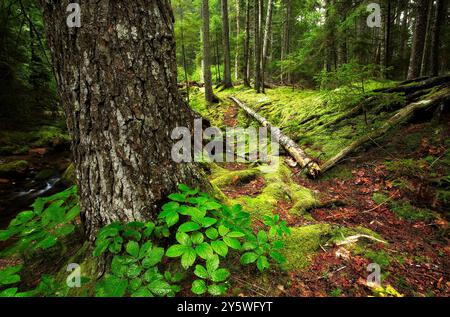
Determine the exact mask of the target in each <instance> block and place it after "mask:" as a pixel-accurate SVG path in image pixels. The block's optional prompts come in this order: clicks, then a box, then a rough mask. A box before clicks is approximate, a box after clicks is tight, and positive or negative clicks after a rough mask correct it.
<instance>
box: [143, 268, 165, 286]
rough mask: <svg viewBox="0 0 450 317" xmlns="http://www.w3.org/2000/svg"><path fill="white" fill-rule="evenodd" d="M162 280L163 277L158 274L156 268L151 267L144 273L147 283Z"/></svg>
mask: <svg viewBox="0 0 450 317" xmlns="http://www.w3.org/2000/svg"><path fill="white" fill-rule="evenodd" d="M162 278H163V276H162V275H161V274H160V273H159V272H158V268H157V267H151V268H149V269H148V270H147V271H145V273H144V279H145V280H146V281H147V282H148V283H150V282H152V281H155V280H160V279H162Z"/></svg>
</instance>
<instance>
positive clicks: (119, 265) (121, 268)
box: [111, 256, 127, 277]
mask: <svg viewBox="0 0 450 317" xmlns="http://www.w3.org/2000/svg"><path fill="white" fill-rule="evenodd" d="M126 272H127V266H126V265H124V263H123V260H122V258H121V257H120V256H115V257H114V258H113V260H112V262H111V273H112V274H114V275H115V276H118V277H123V276H124V275H125V274H126Z"/></svg>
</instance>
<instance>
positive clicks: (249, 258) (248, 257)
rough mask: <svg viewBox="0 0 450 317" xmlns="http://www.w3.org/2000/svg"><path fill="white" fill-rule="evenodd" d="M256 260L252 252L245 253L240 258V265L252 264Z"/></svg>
mask: <svg viewBox="0 0 450 317" xmlns="http://www.w3.org/2000/svg"><path fill="white" fill-rule="evenodd" d="M257 259H258V255H257V254H256V253H254V252H247V253H244V254H243V255H242V256H241V263H242V264H244V265H246V264H250V263H254V262H255V261H256V260H257Z"/></svg>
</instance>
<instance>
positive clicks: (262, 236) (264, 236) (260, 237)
mask: <svg viewBox="0 0 450 317" xmlns="http://www.w3.org/2000/svg"><path fill="white" fill-rule="evenodd" d="M258 241H259V243H264V242H267V234H266V232H265V231H262V230H261V231H259V232H258Z"/></svg>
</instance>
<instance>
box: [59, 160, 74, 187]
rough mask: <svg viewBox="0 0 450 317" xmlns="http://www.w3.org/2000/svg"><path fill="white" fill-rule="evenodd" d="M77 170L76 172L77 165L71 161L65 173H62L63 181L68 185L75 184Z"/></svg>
mask: <svg viewBox="0 0 450 317" xmlns="http://www.w3.org/2000/svg"><path fill="white" fill-rule="evenodd" d="M75 172H76V171H75V165H74V164H73V163H71V164H70V165H69V166H68V167H67V169H66V170H65V172H64V174H63V175H62V177H61V181H62V182H63V183H64V184H66V185H67V186H70V185H73V184H75V181H76V175H75Z"/></svg>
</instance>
